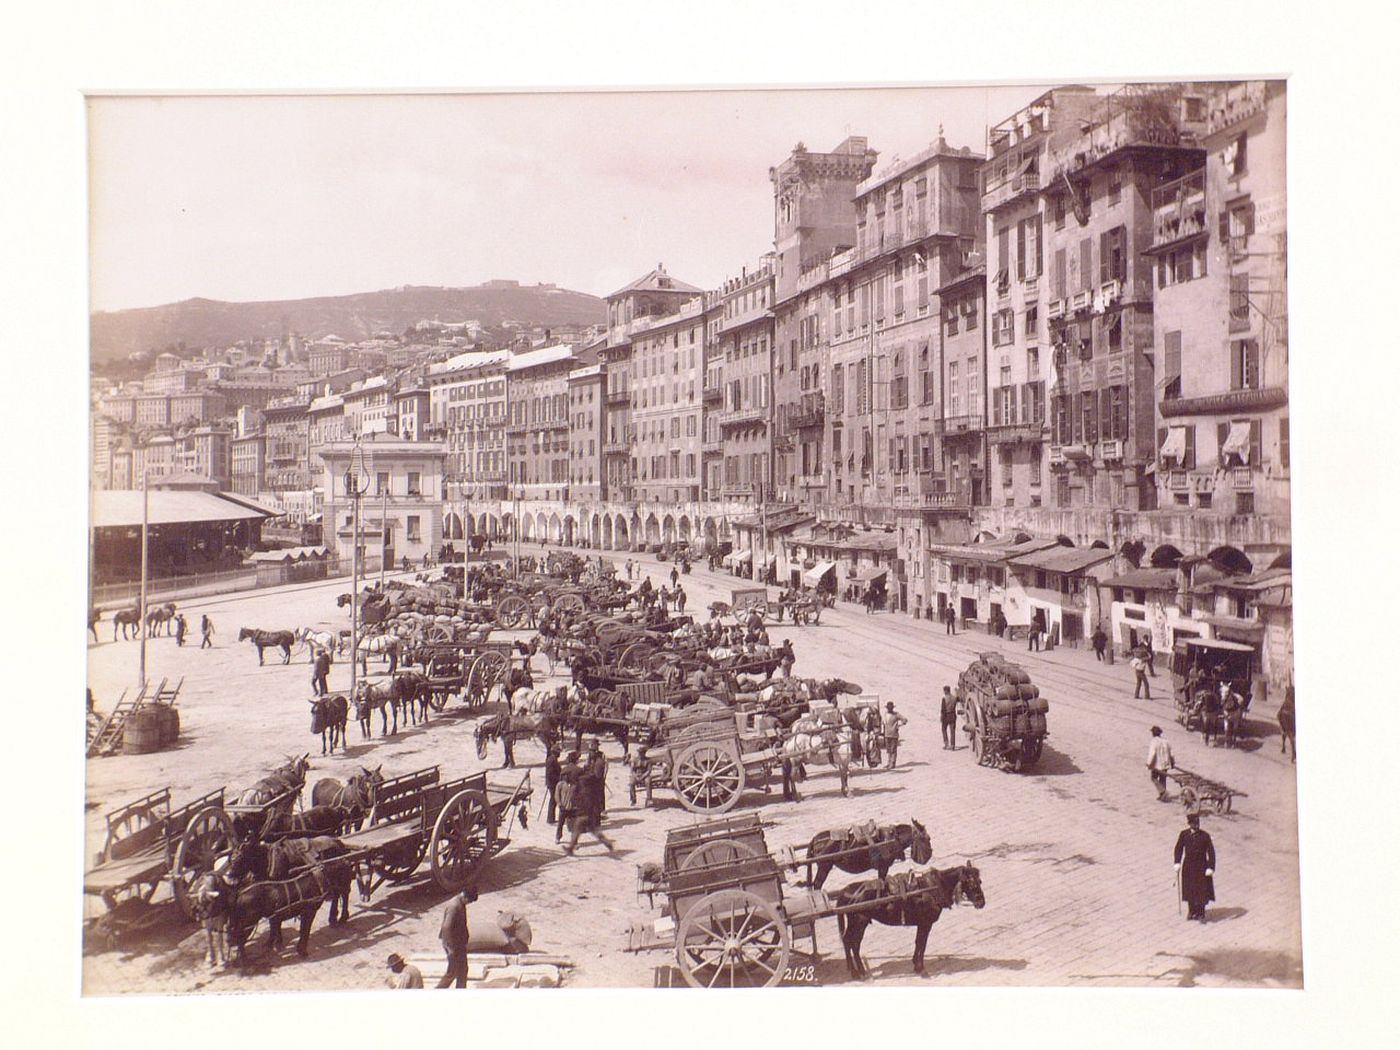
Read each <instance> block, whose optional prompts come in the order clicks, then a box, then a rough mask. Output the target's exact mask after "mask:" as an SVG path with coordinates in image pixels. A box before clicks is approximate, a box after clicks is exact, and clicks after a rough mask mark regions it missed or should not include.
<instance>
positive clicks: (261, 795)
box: [238, 751, 311, 806]
mask: <svg viewBox="0 0 1400 1050" xmlns="http://www.w3.org/2000/svg"><path fill="white" fill-rule="evenodd" d="M310 768H311V752H309V751H308V752H307V753H306V754H304V755H302V756H301V757H300V758H288V759H287V761H286V762H285V763H283V764H282V765H280V766H278V767H277V768H276V769H274V770H273V771H272V772H271V773H269V774H268V775H267V776H265V777H263V778H262V779H261V780H259V781H258V782H257V783H256V784H254V785H253V786H252V787H250V788H249V789H248V790H247V791H244V792H243V793H242V794H240V795H239V796H238V803H239V805H244V806H264V805H266V804H267V803H269V802H271V801H272V800H273V799H275V798H278V797H280V796H282V795H285V794H287V793H288V792H295V793H296V794H297V795H300V794H301V789H302V787H304V786H305V784H306V771H307V770H308V769H310Z"/></svg>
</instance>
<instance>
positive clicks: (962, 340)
mask: <svg viewBox="0 0 1400 1050" xmlns="http://www.w3.org/2000/svg"><path fill="white" fill-rule="evenodd" d="M930 124H931V129H930V130H931V138H933V139H934V141H932V142H931V144H930V145H929V146H928V148H927V149H925V150H924V151H922V152H920V153H918V154H917V155H916V156H913V157H909V158H905V159H900V160H896V161H894V162H893V163H885V164H883V165H882V164H881V163H880V157H879V154H878V153H877V151H876V149H874V148H872V144H871V143H869V142H867V140H866V139H865V138H863V137H860V136H858V135H852V136H849V137H848V138H846V139H845V140H844V141H842V142H840V143H838V144H836V145H835V146H834V147H833V148H831V149H830V151H829V152H817V151H814V150H811V149H809V148H807V146H805V145H803V144H801V143H799V144H798V145H796V146H795V147H794V148H793V149H792V151H791V153H790V154H789V156H787V157H786V158H781V159H779V158H775V160H777V161H778V162H777V163H776V164H775V166H774V167H773V168H771V169H770V170H769V171H768V173H767V177H768V179H769V181H770V182H771V187H772V194H773V219H774V228H773V250H772V251H771V252H769V253H767V254H765V255H764V256H762V257H761V258H757V259H753V260H736V265H735V268H734V271H733V276H731V277H730V278H728V279H727V280H725V281H723V282H722V283H721V284H720V285H719V286H718V287H715V288H701V287H697V286H695V285H692V284H688V283H686V282H685V281H684V280H682V279H681V277H680V276H675V275H672V274H671V273H669V272H668V271H667V269H666V268H665V266H664V265H661V264H660V263H658V264H657V266H656V267H655V268H654V269H652V270H650V271H649V272H646V273H643V274H640V275H639V276H638V277H637V278H636V280H634V281H632V282H631V283H629V284H627V285H626V286H625V287H622V288H619V289H618V290H616V291H615V292H613V293H612V294H610V295H608V296H607V297H606V301H605V303H599V301H598V300H592V303H593V304H596V308H597V313H598V315H599V318H598V323H581V322H577V321H561V320H559V319H558V318H557V316H550V315H549V314H548V312H547V311H545V310H544V309H543V308H541V310H540V311H539V312H537V313H536V315H535V316H528V315H526V314H524V313H518V314H516V315H515V316H513V317H504V316H502V315H501V314H500V313H499V312H497V313H492V314H490V315H487V314H485V313H483V314H481V315H479V316H478V315H469V314H466V313H445V312H440V311H437V312H426V311H425V312H424V314H423V315H422V316H414V317H413V318H412V319H411V321H407V322H405V323H404V324H403V326H402V327H397V326H396V327H394V328H387V327H385V328H379V327H375V324H376V321H375V318H384V317H393V318H394V319H395V321H396V322H397V321H398V320H400V319H401V318H402V316H403V315H401V314H395V313H393V311H389V310H387V309H379V312H378V313H376V312H375V310H370V309H367V308H366V309H359V311H358V312H357V313H356V314H355V316H356V318H357V320H356V321H355V322H354V323H355V325H356V326H358V327H357V328H356V330H355V331H353V332H349V331H348V330H347V334H345V335H340V334H325V333H324V331H323V330H321V329H324V328H325V326H326V325H334V323H335V322H334V321H326V323H325V325H321V326H320V329H318V330H317V331H298V330H296V329H295V328H294V327H286V328H281V327H279V326H280V322H279V320H278V318H284V317H286V316H288V314H289V311H288V308H287V307H288V304H275V303H274V304H242V305H244V306H248V307H250V308H251V307H265V308H266V309H262V310H261V311H252V312H249V313H248V314H247V315H246V316H247V317H250V318H253V317H256V319H257V320H256V323H254V322H253V321H248V322H246V323H247V324H248V325H249V329H245V330H244V331H243V332H242V333H240V334H239V335H238V336H237V337H236V338H224V339H220V340H216V341H213V342H211V343H210V344H209V345H198V346H194V345H185V346H181V345H178V342H177V343H176V344H175V345H169V346H167V345H164V344H161V343H157V344H153V345H143V346H141V347H139V348H138V349H132V348H131V341H132V340H133V339H135V338H137V335H135V334H133V333H137V332H138V330H139V331H140V332H155V331H169V328H168V327H166V328H162V327H160V326H161V325H165V324H166V321H161V322H159V324H157V323H156V322H155V321H154V320H151V318H152V317H154V315H152V314H149V312H147V314H148V316H147V318H146V320H144V321H142V322H141V324H144V325H146V326H147V327H146V328H140V326H139V325H136V322H135V321H134V320H130V319H128V320H126V321H124V320H122V319H121V318H120V316H119V315H100V316H99V318H94V348H95V353H94V366H93V367H94V375H93V377H92V406H93V426H92V441H93V445H92V467H93V484H94V488H95V489H96V490H98V493H97V496H95V498H94V506H95V507H96V508H98V509H97V510H96V511H95V515H96V518H95V527H96V528H97V529H98V531H99V532H101V531H103V530H107V529H110V530H114V536H113V537H108V540H107V541H104V540H103V539H102V537H100V536H99V537H96V538H95V540H94V544H95V547H96V548H97V552H96V554H95V565H94V582H95V583H99V584H105V583H113V582H120V581H123V580H130V579H131V578H132V577H133V576H134V575H135V574H136V573H137V572H138V571H139V567H137V566H134V565H132V564H131V557H130V556H131V552H132V548H131V547H130V544H129V542H118V539H119V537H116V536H115V531H119V530H123V529H125V530H130V529H131V528H132V526H133V524H134V522H133V520H132V517H133V515H134V514H135V511H134V510H131V509H130V508H129V507H128V508H126V509H124V510H123V509H117V508H116V504H115V503H113V502H112V500H111V499H109V498H107V497H105V496H103V493H104V492H106V491H107V490H135V489H139V488H141V487H142V485H143V484H145V485H147V486H148V487H149V488H151V489H152V490H155V491H160V492H165V493H180V492H186V493H188V492H191V491H198V492H202V493H204V494H205V495H219V496H221V498H222V497H229V498H232V499H233V500H234V501H235V502H234V505H236V506H238V507H242V508H253V509H254V511H255V512H256V514H257V516H258V517H259V518H261V519H265V520H263V521H262V523H261V525H260V527H259V522H258V520H252V521H251V523H250V521H249V519H246V518H245V517H243V516H242V514H241V512H240V514H239V515H235V518H237V522H236V525H234V526H231V527H230V528H231V531H230V532H229V534H228V542H227V543H223V542H210V541H209V540H208V537H204V538H202V539H201V541H200V543H199V544H197V545H191V544H184V545H170V546H169V547H162V548H161V549H160V551H159V552H158V554H157V555H156V556H155V557H157V559H158V561H159V564H156V565H153V567H152V571H153V572H155V573H156V574H158V575H159V574H166V575H175V574H182V573H199V572H212V571H217V570H220V569H228V568H230V567H237V566H238V565H240V564H246V563H247V562H248V560H249V559H251V558H252V557H253V556H254V555H255V554H256V553H258V552H260V551H263V550H265V549H267V548H269V547H278V546H284V547H308V546H321V547H324V548H326V549H327V551H328V553H329V555H330V556H331V557H339V558H348V554H349V551H350V549H351V545H353V544H354V543H355V542H356V537H357V536H358V538H359V542H360V543H361V545H366V544H367V545H368V553H369V555H371V556H378V557H379V558H381V559H383V560H387V561H390V562H392V563H394V564H397V563H398V562H399V561H400V560H401V559H407V560H409V561H412V562H418V561H420V560H421V559H422V558H423V557H424V556H425V555H434V554H436V553H437V552H438V551H439V550H440V549H441V548H442V546H443V545H444V543H447V542H451V541H455V540H469V539H470V538H471V536H473V535H476V534H483V533H484V534H487V535H491V536H493V537H507V538H509V537H511V536H512V535H516V534H518V535H521V536H523V537H524V538H525V539H536V540H540V539H543V540H547V541H549V542H557V543H564V544H573V545H581V546H589V547H594V548H598V549H635V548H638V547H641V546H655V545H658V544H663V543H673V542H685V541H692V542H697V543H699V544H704V545H707V546H709V547H711V549H713V548H714V547H715V546H716V545H719V544H724V543H727V544H728V547H727V548H726V550H727V551H728V555H727V557H728V559H729V567H730V568H731V570H733V571H735V572H739V573H743V574H746V575H750V576H754V577H759V578H766V579H769V580H772V581H774V582H777V581H781V582H784V583H789V582H794V583H798V584H800V583H802V582H803V581H804V580H808V579H809V577H810V574H812V573H813V572H814V571H816V572H817V576H816V579H818V580H821V579H824V578H825V577H826V574H827V573H828V572H830V573H831V575H832V578H833V580H834V583H835V586H836V589H837V590H838V591H839V592H840V593H842V594H843V595H845V594H851V593H855V592H857V591H859V592H860V593H867V592H868V591H869V590H870V589H871V588H872V586H873V585H875V584H876V583H877V581H882V583H881V584H880V586H879V589H878V593H879V600H880V601H881V602H882V603H884V604H885V605H886V606H887V607H888V608H890V609H892V610H896V611H900V612H904V613H907V614H908V615H910V616H914V617H920V618H930V619H931V618H939V619H942V618H944V617H945V616H948V615H950V614H951V615H955V616H956V617H958V618H959V619H960V620H961V621H963V622H968V623H976V624H983V625H992V624H1007V623H1009V624H1010V625H1011V626H1025V625H1028V624H1030V623H1032V622H1033V621H1034V622H1036V623H1038V624H1039V625H1040V627H1041V628H1042V629H1044V630H1045V631H1046V632H1047V633H1048V634H1050V635H1052V636H1055V637H1056V638H1057V639H1058V640H1061V641H1065V642H1074V643H1078V642H1082V641H1084V640H1086V639H1087V638H1088V637H1089V636H1090V634H1091V633H1092V632H1094V631H1095V629H1096V628H1098V627H1102V628H1103V629H1104V630H1105V631H1106V632H1108V634H1109V635H1110V637H1111V638H1112V639H1113V641H1114V642H1115V644H1121V645H1123V646H1132V645H1135V644H1137V642H1138V640H1139V638H1140V637H1145V636H1148V635H1150V636H1151V637H1152V638H1153V639H1154V640H1155V644H1157V645H1158V646H1159V647H1162V648H1165V649H1169V648H1170V647H1171V645H1172V644H1173V641H1174V640H1175V639H1177V638H1181V637H1187V638H1190V637H1204V638H1222V639H1230V640H1234V641H1237V642H1242V643H1245V644H1247V645H1249V646H1251V647H1253V648H1254V649H1255V651H1256V653H1257V657H1256V658H1257V660H1258V661H1259V666H1260V669H1261V670H1262V672H1263V675H1262V677H1263V678H1265V679H1268V680H1270V681H1271V682H1272V683H1273V684H1274V685H1275V686H1276V687H1277V688H1280V689H1281V688H1282V687H1283V686H1284V685H1285V684H1286V683H1287V682H1288V680H1289V679H1290V678H1291V649H1292V632H1291V586H1290V579H1291V578H1290V576H1289V548H1290V543H1291V530H1290V521H1289V455H1290V451H1289V428H1288V424H1289V419H1288V308H1287V262H1286V248H1287V228H1286V209H1285V168H1284V143H1285V95H1284V85H1283V84H1282V83H1281V82H1261V81H1252V82H1232V83H1209V84H1199V85H1193V84H1170V85H1130V86H1128V87H1125V88H1122V89H1119V90H1116V91H1112V92H1104V91H1100V90H1096V89H1094V88H1091V87H1081V86H1067V87H1060V88H1056V89H1054V90H1051V91H1048V92H1046V93H1045V94H1044V95H1042V96H1041V97H1039V98H1038V99H1036V100H1035V101H1034V102H1033V103H1031V104H1030V105H1028V106H1026V107H1025V108H1024V109H1022V110H1021V111H1019V112H1017V113H1014V114H1010V115H1008V116H1007V117H1006V118H1005V119H1004V120H1001V121H999V122H998V123H996V124H995V125H994V126H993V127H991V128H990V129H989V133H988V141H987V142H986V143H985V148H984V147H983V144H967V143H962V144H950V143H948V142H947V141H945V139H944V137H943V133H942V129H941V128H939V127H938V124H937V115H936V114H930ZM934 129H937V130H936V132H935V130H934ZM762 177H763V173H760V172H755V178H756V179H761V178H762ZM493 288H494V289H496V290H498V291H519V292H524V291H533V292H535V293H536V294H535V295H534V298H533V299H529V298H525V299H521V300H520V304H524V305H520V306H519V309H521V310H526V309H529V308H530V306H529V304H530V303H531V302H535V303H543V302H545V301H546V300H547V298H548V297H547V296H545V295H543V292H544V291H548V292H552V293H557V294H559V295H563V296H567V297H569V298H570V300H571V302H573V301H574V300H576V302H574V306H573V308H575V309H577V310H583V311H585V312H586V311H588V310H590V309H592V307H590V305H589V301H590V298H591V297H588V296H582V295H578V294H577V293H569V292H563V291H562V290H559V289H554V288H553V286H538V287H536V286H527V287H526V288H519V287H518V286H515V284H514V282H491V284H488V285H487V286H484V289H482V290H491V289H493ZM482 290H477V291H482ZM418 291H422V290H418ZM438 291H443V290H438ZM376 294H388V293H376ZM347 298H352V299H353V298H356V297H347ZM316 302H322V301H319V300H318V301H316ZM326 302H330V301H326ZM194 303H195V304H196V305H195V306H194V307H191V306H189V305H188V304H177V306H185V307H186V309H187V310H194V311H195V312H196V313H201V311H202V314H211V315H212V314H214V313H218V314H220V315H221V316H224V317H228V316H236V314H235V315H230V313H229V311H228V310H227V309H224V308H227V307H230V306H232V305H235V304H208V302H207V301H204V300H197V301H194ZM380 305H381V307H382V305H383V304H380ZM518 305H519V304H518ZM401 306H402V304H400V305H399V306H398V307H395V309H399V308H401ZM216 307H217V308H218V309H214V308H216ZM604 308H605V316H602V315H603V313H604ZM156 309H157V310H173V309H175V307H168V308H156ZM326 309H329V307H327V308H326ZM347 309H349V308H347ZM376 309H378V308H376ZM131 313H133V314H137V313H142V312H140V311H133V312H131ZM202 314H201V315H202ZM585 315H587V314H586V313H585ZM327 316H329V315H327ZM367 319H368V320H367ZM99 321H100V323H99ZM221 323H227V322H221ZM133 325H135V327H133ZM123 326H125V327H123ZM269 326H271V328H272V331H269ZM193 330H194V329H191V331H193ZM117 333H121V334H117ZM147 337H148V336H141V338H147ZM182 339H183V341H184V342H185V343H187V344H188V343H189V342H190V340H188V339H184V337H182ZM99 342H100V343H101V347H100V349H101V351H102V352H101V353H97V352H96V350H97V349H98V344H99ZM352 470H364V471H366V472H367V474H368V480H369V484H368V488H367V489H365V488H362V489H361V490H360V491H362V492H365V494H366V495H365V510H364V514H365V525H364V528H363V529H361V528H358V527H357V528H356V529H353V530H352V529H350V528H349V516H350V515H349V507H348V504H347V499H346V490H345V488H344V485H345V481H344V478H345V476H346V475H347V474H348V473H350V472H351V471H352ZM166 513H168V514H170V515H173V517H171V518H169V519H168V521H169V523H170V524H172V525H173V524H176V523H178V522H179V521H183V520H185V519H182V518H180V517H179V515H180V513H181V512H180V510H179V508H177V507H176V506H175V505H174V504H170V505H169V506H168V507H167V508H166ZM208 513H209V514H214V512H212V511H210V512H208ZM205 520H209V519H207V518H206V519H205ZM230 520H231V521H232V520H234V519H230ZM128 539H129V536H128ZM108 541H110V542H108Z"/></svg>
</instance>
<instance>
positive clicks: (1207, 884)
mask: <svg viewBox="0 0 1400 1050" xmlns="http://www.w3.org/2000/svg"><path fill="white" fill-rule="evenodd" d="M1172 860H1173V861H1174V862H1175V864H1176V872H1177V879H1178V884H1179V885H1180V887H1181V899H1182V900H1184V901H1185V902H1186V907H1187V911H1186V918H1187V919H1188V920H1190V919H1196V920H1198V921H1200V922H1205V921H1206V905H1207V904H1209V903H1210V902H1211V901H1213V900H1215V843H1213V842H1212V841H1211V840H1210V836H1209V835H1207V834H1206V833H1205V832H1204V831H1202V830H1201V816H1200V814H1199V813H1197V812H1196V811H1195V810H1192V811H1191V812H1190V813H1187V814H1186V830H1184V831H1183V832H1182V833H1181V834H1180V835H1178V836H1177V838H1176V849H1175V850H1174V851H1173V852H1172Z"/></svg>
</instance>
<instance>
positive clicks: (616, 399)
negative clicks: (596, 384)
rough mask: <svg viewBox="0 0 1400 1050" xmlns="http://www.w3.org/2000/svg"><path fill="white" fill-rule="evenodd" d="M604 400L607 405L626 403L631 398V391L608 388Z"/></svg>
mask: <svg viewBox="0 0 1400 1050" xmlns="http://www.w3.org/2000/svg"><path fill="white" fill-rule="evenodd" d="M605 400H606V403H607V404H609V405H626V404H628V403H630V402H631V400H632V392H631V391H630V390H609V391H608V394H607V398H606V399H605Z"/></svg>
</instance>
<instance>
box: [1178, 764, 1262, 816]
mask: <svg viewBox="0 0 1400 1050" xmlns="http://www.w3.org/2000/svg"><path fill="white" fill-rule="evenodd" d="M1167 776H1169V777H1171V778H1172V780H1174V781H1175V782H1176V783H1177V784H1178V785H1179V786H1180V787H1181V804H1182V805H1183V806H1186V807H1188V808H1190V807H1193V806H1202V805H1206V806H1211V807H1213V808H1214V809H1215V811H1216V812H1217V813H1229V812H1230V810H1231V809H1232V808H1233V807H1234V800H1235V799H1236V798H1248V797H1249V796H1248V795H1247V794H1246V793H1245V792H1243V791H1236V790H1235V789H1234V788H1232V787H1227V786H1226V785H1225V784H1222V783H1220V782H1219V781H1218V780H1211V779H1209V778H1208V777H1203V776H1201V775H1200V774H1199V773H1192V772H1191V771H1190V770H1189V769H1169V770H1167Z"/></svg>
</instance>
